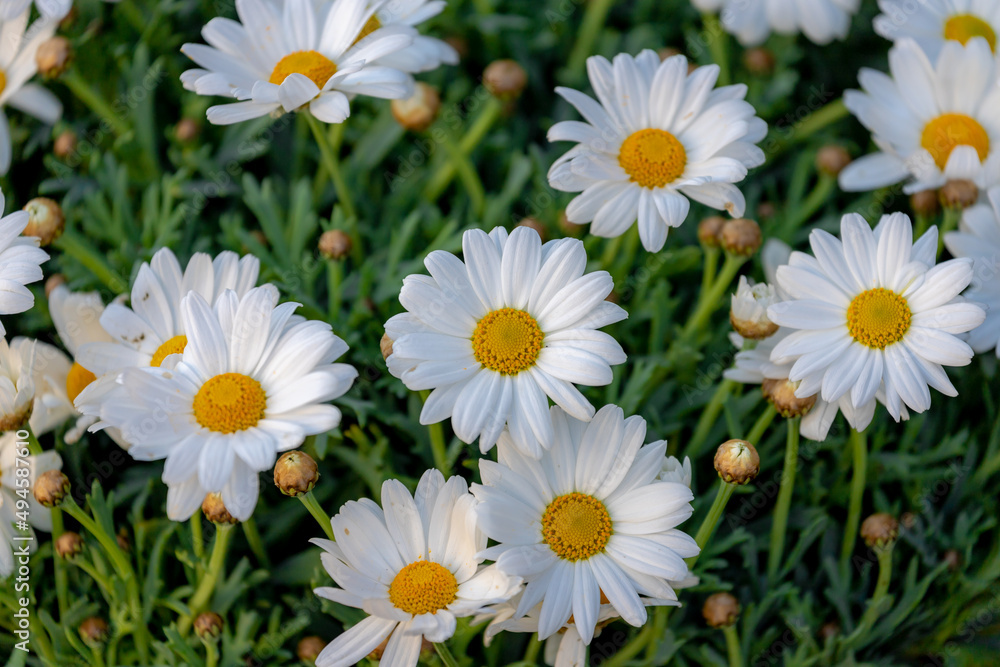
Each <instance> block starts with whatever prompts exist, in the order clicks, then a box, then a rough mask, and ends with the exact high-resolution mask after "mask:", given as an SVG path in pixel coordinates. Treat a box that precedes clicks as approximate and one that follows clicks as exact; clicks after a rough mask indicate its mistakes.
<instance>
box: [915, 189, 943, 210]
mask: <svg viewBox="0 0 1000 667" xmlns="http://www.w3.org/2000/svg"><path fill="white" fill-rule="evenodd" d="M938 196H939V195H938V191H937V190H921V191H920V192H914V193H913V194H912V195H910V208H912V209H913V212H914V213H916V214H917V215H934V214H936V213H937V212H938Z"/></svg>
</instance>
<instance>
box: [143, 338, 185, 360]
mask: <svg viewBox="0 0 1000 667" xmlns="http://www.w3.org/2000/svg"><path fill="white" fill-rule="evenodd" d="M187 343H188V339H187V336H183V335H182V336H174V337H173V338H171V339H170V340H168V341H167V342H166V343H164V344H163V345H161V346H160V347H158V348H156V352H154V353H153V358H152V359H151V360H150V362H149V365H150V366H156V367H159V365H160V364H162V363H163V360H164V359H166V358H167V357H169V356H170V355H171V354H181V353H183V352H184V348H185V347H187Z"/></svg>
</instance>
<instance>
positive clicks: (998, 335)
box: [944, 187, 1000, 356]
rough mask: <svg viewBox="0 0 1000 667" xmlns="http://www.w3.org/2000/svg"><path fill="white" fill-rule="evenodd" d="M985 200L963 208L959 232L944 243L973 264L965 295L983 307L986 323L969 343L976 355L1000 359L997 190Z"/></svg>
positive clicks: (999, 214)
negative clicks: (992, 352)
mask: <svg viewBox="0 0 1000 667" xmlns="http://www.w3.org/2000/svg"><path fill="white" fill-rule="evenodd" d="M987 200H988V201H989V203H988V204H978V205H976V206H973V207H971V208H967V209H965V211H964V212H963V214H962V221H961V222H960V223H959V227H958V231H957V232H949V233H948V234H945V235H944V244H945V246H946V247H947V248H948V251H949V252H951V254H952V255H954V256H955V257H967V258H970V259H972V260H973V261H974V262H975V264H974V268H973V278H972V284H971V285H970V286H969V290H968V291H967V292H966V293H965V294H966V296H968V297H969V299H971V300H972V301H975V302H978V303H981V304H983V305H984V306H985V307H986V320H985V321H984V322H983V323H982V324H981V325H979V326H978V327H976V328H975V329H973V330H972V332H971V333H970V334H969V337H968V339H967V340H968V343H969V345H970V346H971V347H972V349H973V350H975V351H976V352H987V351H989V350H996V354H997V356H1000V281H998V280H997V275H998V273H1000V187H995V188H992V189H991V190H990V191H989V192H988V193H987Z"/></svg>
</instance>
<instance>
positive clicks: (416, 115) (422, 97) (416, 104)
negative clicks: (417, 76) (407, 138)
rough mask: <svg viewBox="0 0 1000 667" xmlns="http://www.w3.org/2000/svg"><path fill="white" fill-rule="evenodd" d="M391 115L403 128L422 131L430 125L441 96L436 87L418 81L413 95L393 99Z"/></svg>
mask: <svg viewBox="0 0 1000 667" xmlns="http://www.w3.org/2000/svg"><path fill="white" fill-rule="evenodd" d="M391 108H392V117H393V118H395V119H396V122H397V123H399V124H400V125H401V126H402V127H403V129H406V130H409V131H410V132H423V131H424V130H426V129H427V128H429V127H430V126H431V124H432V123H433V122H434V120H435V119H436V118H437V115H438V111H440V110H441V96H440V95H439V94H438V91H437V88H435V87H434V86H431V85H429V84H426V83H424V82H423V81H418V82H417V85H416V87H415V88H414V89H413V95H411V96H410V97H407V98H406V99H404V100H393V101H392V104H391Z"/></svg>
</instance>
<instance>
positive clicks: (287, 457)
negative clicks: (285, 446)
mask: <svg viewBox="0 0 1000 667" xmlns="http://www.w3.org/2000/svg"><path fill="white" fill-rule="evenodd" d="M317 481H319V466H317V465H316V461H315V460H313V457H311V456H309V455H308V454H306V453H305V452H301V451H291V452H285V453H284V454H282V455H281V458H279V459H278V462H277V463H275V464H274V485H275V486H277V487H278V488H279V489H281V492H282V493H283V494H285V495H286V496H292V497H293V498H294V497H296V496H301V495H302V494H304V493H309V492H310V491H312V490H313V487H314V486H316V482H317Z"/></svg>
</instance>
